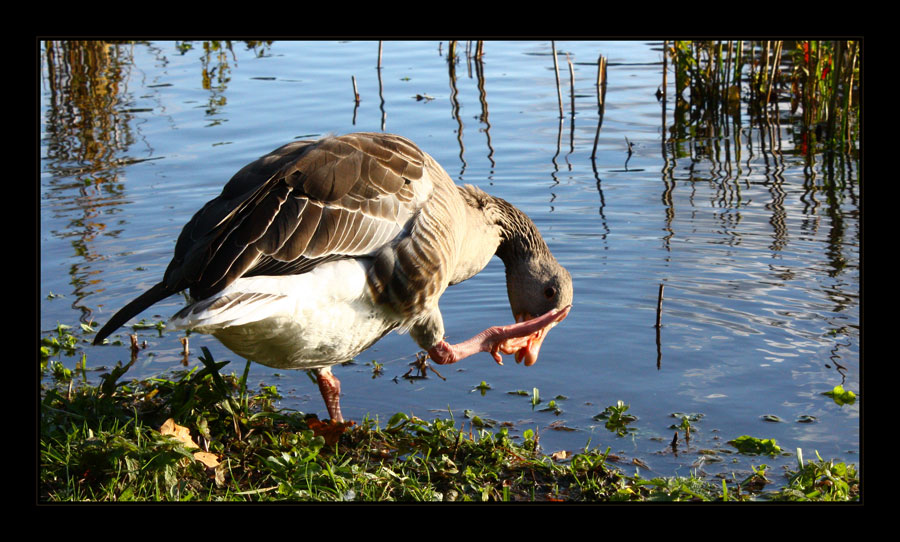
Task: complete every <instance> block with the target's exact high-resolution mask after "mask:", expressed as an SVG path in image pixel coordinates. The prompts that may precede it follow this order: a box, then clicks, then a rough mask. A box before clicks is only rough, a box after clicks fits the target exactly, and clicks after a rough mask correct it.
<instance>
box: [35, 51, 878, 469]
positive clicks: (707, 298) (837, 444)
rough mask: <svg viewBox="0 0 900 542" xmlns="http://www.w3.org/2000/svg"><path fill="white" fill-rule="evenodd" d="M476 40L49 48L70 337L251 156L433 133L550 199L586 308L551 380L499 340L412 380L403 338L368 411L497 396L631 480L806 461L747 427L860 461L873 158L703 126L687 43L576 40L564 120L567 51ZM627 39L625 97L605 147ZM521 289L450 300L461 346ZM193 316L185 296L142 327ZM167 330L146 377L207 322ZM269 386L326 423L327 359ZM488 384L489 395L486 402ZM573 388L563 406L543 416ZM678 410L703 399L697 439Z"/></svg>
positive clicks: (544, 357)
mask: <svg viewBox="0 0 900 542" xmlns="http://www.w3.org/2000/svg"><path fill="white" fill-rule="evenodd" d="M464 46H465V42H463V44H462V45H461V49H460V51H459V54H460V57H459V60H458V62H456V63H455V64H452V65H451V64H448V62H447V59H446V56H447V51H448V43H447V42H443V43H441V42H413V41H408V42H386V43H385V44H384V51H383V57H382V66H383V67H382V69H381V70H380V71H379V70H378V69H377V68H376V65H377V62H378V57H377V52H378V44H377V42H275V43H271V44H254V45H252V46H248V45H246V44H244V43H238V42H235V43H232V44H230V46H224V45H223V44H219V47H218V49H217V48H215V47H213V46H211V45H210V44H204V43H203V42H194V43H189V44H183V43H178V44H176V43H174V42H152V43H136V44H126V45H111V46H108V47H104V48H96V47H94V48H92V49H91V51H92V55H87V54H85V55H82V56H72V55H69V56H65V55H63V54H62V53H64V52H65V51H68V50H67V49H65V48H63V47H60V46H58V45H57V46H54V47H49V48H48V47H46V46H43V47H42V54H41V61H42V62H41V70H42V87H41V141H40V143H41V178H40V220H41V230H40V240H41V241H40V254H41V257H40V290H39V292H38V295H39V297H40V326H41V333H42V336H44V335H48V334H50V333H51V332H52V330H54V329H55V327H56V325H57V323H63V324H68V325H74V326H77V323H78V322H79V321H83V322H89V321H91V320H93V321H95V322H98V323H101V324H102V323H103V322H105V321H106V320H107V319H108V318H109V317H110V316H112V314H113V313H115V311H116V310H118V309H119V308H120V307H122V306H123V305H124V304H125V303H127V302H128V301H130V300H131V299H132V298H134V297H135V296H136V295H138V294H139V293H141V292H142V291H144V290H145V289H147V288H149V287H150V286H152V285H153V284H154V283H156V282H157V281H158V280H159V279H160V277H161V276H162V274H163V272H164V270H165V267H166V265H167V264H168V262H169V259H170V258H171V254H172V250H173V248H174V243H175V240H176V238H177V236H178V234H179V232H180V230H181V227H182V226H183V224H184V223H185V222H187V220H189V218H190V217H191V215H192V214H193V213H194V212H195V211H196V210H197V209H198V208H199V207H200V206H201V205H202V204H203V203H205V202H206V201H207V200H209V199H211V198H212V197H214V196H215V195H216V194H218V192H219V191H220V190H221V187H222V185H223V184H224V183H225V182H226V181H227V180H228V178H230V176H231V175H232V174H233V173H234V172H236V171H237V170H238V169H239V168H240V167H242V166H243V165H244V164H246V163H248V162H250V161H252V160H253V159H255V158H256V157H258V156H260V155H262V154H264V153H266V152H268V151H270V150H272V149H274V148H276V147H278V146H280V145H281V144H283V143H285V142H288V141H291V140H293V139H298V138H315V137H320V136H323V135H326V134H331V133H337V134H339V133H347V132H352V131H381V130H383V131H387V132H394V133H399V134H402V135H404V136H407V137H409V138H410V139H412V140H413V141H415V142H416V143H418V144H419V145H420V146H421V147H422V149H424V150H425V151H426V152H428V153H430V154H432V155H433V156H434V157H435V158H436V159H437V160H438V162H440V163H441V164H442V165H444V167H445V168H446V169H447V171H448V173H449V174H450V176H451V178H453V179H454V180H455V181H456V182H459V183H470V184H474V185H476V186H479V187H481V188H482V189H484V190H486V191H488V192H490V193H492V194H494V195H497V196H500V197H503V198H505V199H507V200H509V201H510V202H512V203H514V204H515V205H517V206H518V207H520V208H521V209H523V210H524V211H525V212H526V213H528V214H529V215H530V216H531V217H532V218H533V219H534V221H535V223H536V224H537V225H538V227H539V228H540V229H541V231H542V232H543V233H544V235H545V238H546V240H547V242H548V244H549V245H550V247H551V249H552V250H553V252H554V254H555V255H556V256H557V258H558V259H559V260H560V262H561V263H562V264H563V265H564V266H566V267H567V268H568V269H569V271H570V272H571V274H572V277H573V279H574V283H575V304H574V308H573V310H572V312H571V314H570V316H569V317H568V318H567V319H566V321H565V322H564V324H563V325H560V326H557V327H556V328H555V329H554V330H553V332H552V333H550V336H549V338H548V339H547V341H546V342H545V343H544V347H543V349H542V351H541V359H540V361H539V362H538V363H537V364H536V365H535V366H533V367H529V368H526V367H522V366H518V365H516V364H515V363H514V362H513V360H512V359H511V358H510V359H509V360H508V362H507V363H506V364H505V365H504V366H503V367H498V366H497V365H496V364H494V362H493V361H492V360H491V358H490V356H488V355H487V354H484V355H480V356H477V357H474V358H470V359H467V360H465V361H464V362H462V363H460V364H458V365H455V366H452V367H438V370H439V371H440V372H441V374H442V375H443V376H444V377H446V381H444V380H441V379H439V378H436V377H434V376H432V377H430V378H428V379H426V380H413V381H408V380H405V379H402V378H399V377H401V376H402V375H403V374H404V373H406V372H407V371H408V369H409V366H408V363H410V362H411V361H412V360H413V359H414V358H415V354H416V346H415V344H414V343H413V342H412V341H411V339H410V338H409V337H408V336H405V335H397V334H391V335H389V336H388V337H386V338H385V339H383V340H382V341H380V342H379V343H377V344H376V345H375V347H373V348H372V349H370V350H368V351H367V352H365V353H363V354H362V355H360V356H359V358H357V359H356V360H355V363H354V364H352V365H347V366H344V367H340V368H336V369H335V374H336V375H337V376H338V377H339V378H340V379H341V382H342V384H343V401H342V406H343V410H344V415H345V416H346V417H348V418H350V419H361V418H363V417H364V416H367V415H368V416H371V417H378V418H379V419H381V420H384V421H386V420H387V419H388V418H389V417H390V416H391V415H392V414H393V413H395V412H397V411H405V412H410V413H414V414H416V415H418V416H420V417H423V418H433V417H437V416H441V417H445V416H448V415H450V414H452V415H453V416H454V417H455V418H456V419H457V420H459V422H460V423H466V424H468V421H467V418H466V417H465V416H466V414H467V411H469V412H468V414H469V415H473V414H474V415H478V416H479V417H480V418H482V419H486V420H494V421H496V422H497V424H500V423H503V422H510V423H511V424H513V425H512V426H511V433H513V434H516V435H517V434H520V433H521V431H523V430H525V429H534V430H536V431H537V432H538V433H539V435H540V438H541V441H540V442H541V445H542V446H543V448H544V450H545V451H546V452H548V453H549V452H553V451H557V450H560V449H568V450H580V449H582V448H584V447H585V446H590V447H599V448H600V449H605V448H606V447H607V446H609V447H611V448H612V450H613V451H614V452H616V453H618V454H620V456H621V457H623V460H624V461H625V462H626V463H625V465H624V467H625V468H626V470H627V471H629V472H630V471H632V470H633V467H632V466H631V463H630V460H631V459H632V458H638V459H640V460H641V461H643V462H644V463H645V464H647V465H648V466H649V468H650V469H651V472H650V473H647V472H646V471H645V470H644V469H641V472H642V474H644V475H647V476H652V475H656V474H659V475H672V474H682V475H684V474H688V473H689V472H690V471H691V470H698V472H701V473H706V474H711V475H712V474H723V475H727V476H731V473H732V472H735V473H738V475H740V473H749V465H751V464H752V465H759V464H760V463H766V464H768V465H770V466H772V467H773V468H775V470H773V471H770V474H771V475H773V476H770V478H772V479H773V480H774V481H775V482H776V483H782V482H783V479H782V478H781V476H780V474H781V473H780V469H781V468H783V467H785V466H790V467H793V465H794V464H795V461H796V460H795V459H794V458H793V457H787V456H785V457H779V458H756V457H744V456H738V455H737V454H732V453H730V451H733V450H730V447H729V446H728V445H727V444H726V441H728V440H730V439H733V438H736V437H738V436H741V435H744V434H749V435H752V436H757V437H760V438H775V439H776V440H777V442H778V444H779V445H780V446H781V447H782V448H783V449H785V450H786V451H789V452H794V451H795V450H796V449H797V448H798V447H799V448H802V449H803V450H804V454H805V455H806V456H807V457H814V451H816V450H817V451H818V452H819V453H820V454H821V455H822V457H824V458H834V459H838V460H842V461H851V462H854V463H858V462H859V460H860V459H859V455H858V454H859V452H860V414H861V400H862V397H860V398H859V400H858V401H857V402H856V403H855V404H852V405H843V406H841V405H838V404H836V403H835V402H834V401H832V400H831V399H830V398H828V397H827V396H824V395H822V393H823V392H825V391H828V390H831V389H832V388H833V387H834V386H835V385H838V384H841V385H843V386H844V387H845V388H846V389H850V390H853V391H854V392H856V393H859V392H860V372H861V359H860V348H859V342H860V341H859V338H860V303H861V296H860V240H861V234H860V196H859V192H860V186H859V183H860V181H859V180H858V178H857V174H856V164H855V163H854V162H853V161H851V162H850V164H849V165H848V166H846V167H845V168H844V169H842V170H841V172H840V173H839V174H837V175H830V174H827V172H826V171H825V170H824V168H823V167H822V166H821V165H820V164H819V163H814V164H811V165H810V164H807V163H806V162H805V161H804V157H803V156H802V153H801V152H800V151H799V149H798V148H797V143H796V140H797V134H795V133H794V129H793V126H792V124H791V123H790V122H789V121H788V120H787V119H785V121H784V122H782V123H781V124H780V125H778V126H775V127H774V128H772V129H768V130H760V129H759V128H758V127H757V126H755V125H751V123H750V122H749V119H748V118H747V117H746V115H745V114H741V115H740V116H738V117H737V118H736V119H735V120H734V122H733V123H732V124H730V126H729V130H728V133H727V134H716V135H715V136H706V137H700V136H696V135H693V136H692V135H690V134H684V133H678V131H677V130H674V129H673V128H672V126H673V106H672V104H671V102H669V103H667V104H666V105H665V111H664V109H663V108H664V106H663V104H661V103H660V102H659V101H658V100H657V98H656V96H655V93H656V90H657V88H659V86H660V85H661V83H662V53H661V51H662V44H661V42H637V41H627V42H557V44H556V46H557V50H558V51H559V52H560V57H559V58H560V70H561V81H562V84H563V89H562V94H563V101H564V107H565V112H564V115H563V117H562V118H560V115H559V106H558V101H557V89H556V82H555V75H554V68H553V60H552V56H551V54H550V51H551V44H550V43H549V42H546V41H535V42H528V41H521V42H487V43H486V44H485V56H484V58H483V62H481V63H479V62H476V61H475V60H474V59H472V58H470V57H467V56H466V54H465V53H466V52H465V50H464ZM563 53H568V54H569V58H570V59H571V60H572V61H573V70H574V104H575V113H574V115H573V114H572V113H571V110H570V108H571V94H570V91H569V83H568V81H569V76H568V65H567V64H566V62H565V56H564V54H563ZM600 54H602V55H604V56H606V57H607V58H608V61H609V68H608V89H607V93H606V106H605V110H604V115H603V122H602V129H601V130H600V132H599V137H598V140H597V146H596V157H595V158H594V159H593V160H592V158H591V155H592V154H593V153H594V139H595V135H596V134H597V125H598V119H599V115H598V107H597V92H596V76H597V70H596V60H597V57H598V55H600ZM351 76H353V77H355V78H356V82H357V88H358V91H359V94H360V96H361V101H360V103H359V104H358V105H357V104H356V103H355V102H354V100H353V88H352V83H351ZM671 80H672V78H671V77H670V78H669V81H671ZM626 138H627V141H628V142H631V143H632V144H633V147H632V154H631V155H630V156H629V154H628V153H627V145H626ZM660 284H663V285H665V290H664V292H665V299H664V301H663V311H662V320H661V322H662V327H661V329H660V332H659V334H658V335H657V330H656V328H655V327H654V324H655V321H656V305H657V294H658V290H659V285H660ZM505 291H506V289H505V282H504V274H503V266H502V263H501V262H500V261H499V260H498V259H494V260H493V261H492V262H491V264H490V265H489V266H488V267H487V269H485V270H484V271H483V272H482V273H481V274H479V275H478V276H476V277H475V278H473V279H471V280H469V281H467V282H466V283H463V284H461V285H458V286H455V287H453V288H450V289H449V290H448V291H447V293H446V294H445V295H444V297H443V298H442V301H441V309H442V311H443V313H444V321H445V325H446V329H447V333H448V334H449V335H450V339H451V340H453V341H457V340H461V339H464V338H467V337H469V336H471V335H473V334H475V333H477V332H479V331H481V330H482V329H484V328H485V327H487V326H489V325H494V324H501V323H509V322H511V314H510V311H509V305H508V302H507V300H506V294H505ZM50 294H54V295H52V296H51V295H50ZM181 306H183V299H181V298H180V297H179V296H173V297H171V298H169V299H167V300H165V301H164V302H161V303H158V304H157V305H155V306H154V307H152V308H150V309H148V310H147V311H145V313H143V314H142V315H141V317H143V318H146V319H148V320H151V319H152V320H159V319H165V318H168V317H169V316H170V315H171V314H173V313H174V312H176V311H177V310H178V308H180V307H181ZM126 331H127V332H130V328H128V327H126V328H123V329H121V330H120V331H119V332H118V333H117V334H116V335H114V337H113V338H116V337H120V338H124V337H125V335H126ZM139 336H140V337H141V339H142V340H146V341H147V343H148V348H147V349H146V350H145V351H143V352H142V354H141V358H140V360H139V361H138V363H137V364H136V365H135V366H134V367H133V368H132V369H131V371H130V373H129V374H130V375H132V376H134V377H148V376H153V375H157V374H160V373H163V372H166V371H170V370H173V369H176V368H179V367H180V366H181V365H180V362H181V345H180V343H179V340H178V338H179V337H180V334H178V333H175V332H169V333H165V334H163V335H162V336H159V334H157V333H156V332H155V331H140V332H139ZM126 343H127V340H126ZM190 345H191V349H192V351H193V352H195V353H199V351H200V347H201V346H208V347H209V348H210V349H211V351H212V352H213V355H214V356H215V358H216V359H220V360H221V359H231V360H232V365H231V366H230V367H231V368H232V370H234V371H236V372H240V371H242V370H243V366H244V360H241V359H239V358H237V357H236V356H235V355H234V354H232V353H231V352H229V351H228V350H226V349H225V348H224V347H222V346H221V345H220V344H219V343H217V342H216V341H215V340H214V339H212V338H209V337H204V336H198V335H192V336H191V342H190ZM82 349H83V350H84V351H86V352H87V356H88V360H89V364H90V366H92V367H100V366H105V367H109V366H111V365H113V364H115V362H116V361H117V360H127V357H128V351H127V348H126V347H125V346H121V347H115V346H106V347H96V348H95V347H90V346H87V345H86V344H85V345H83V346H82ZM78 359H80V354H79V355H77V356H74V357H66V356H62V358H61V361H63V362H64V363H66V364H67V365H68V366H70V367H72V366H74V364H75V362H76V361H77V360H78ZM373 360H375V361H377V362H378V363H380V364H383V365H384V372H383V375H382V376H377V377H373V370H372V365H371V362H372V361H373ZM192 363H197V361H196V356H193V361H192ZM94 374H97V373H94ZM251 377H252V378H253V379H254V382H255V383H256V382H261V383H265V384H275V385H277V386H278V388H279V390H280V391H281V393H282V394H283V395H285V399H284V400H283V401H282V406H284V407H286V408H293V409H298V410H301V411H304V412H316V413H319V414H320V415H322V416H324V414H325V409H324V406H323V404H322V401H321V398H320V396H319V393H318V390H317V388H316V387H315V386H314V385H312V383H311V382H310V381H309V379H308V378H307V376H306V375H305V374H303V373H299V372H296V373H294V372H285V371H281V372H278V371H274V370H272V369H269V368H266V367H262V366H259V365H253V366H252V369H251ZM482 381H485V382H487V383H488V384H489V385H490V386H491V390H490V391H488V392H487V393H485V394H484V395H482V394H481V393H479V392H477V391H473V389H474V388H475V386H477V385H478V384H479V383H480V382H482ZM534 388H537V389H538V390H539V392H540V396H541V397H542V398H543V402H542V403H541V404H540V405H538V407H537V408H532V404H531V393H532V390H533V389H534ZM516 390H524V391H527V392H528V396H520V395H514V394H510V393H508V392H513V391H516ZM553 398H556V402H557V404H558V405H559V407H560V409H561V410H560V411H559V412H550V411H542V408H543V407H545V406H546V404H547V402H548V401H549V400H550V399H553ZM618 400H622V401H624V402H625V403H626V404H628V405H629V407H630V409H629V413H633V414H635V415H636V416H637V417H638V420H637V421H636V422H635V423H633V424H632V425H631V426H632V427H633V431H632V432H630V433H629V434H627V435H626V436H624V437H623V436H617V435H616V434H615V433H612V432H610V431H608V430H607V429H606V428H605V427H604V423H603V422H602V421H597V420H595V419H594V417H595V416H596V415H597V414H598V413H600V412H601V411H603V410H604V409H605V408H606V407H607V406H610V405H615V404H616V402H617V401H618ZM673 413H689V414H702V418H701V419H700V420H699V421H697V422H695V432H694V434H693V438H692V440H691V442H690V444H682V446H681V447H680V448H679V449H678V452H677V453H673V451H672V450H671V448H669V446H668V443H669V442H670V441H671V439H672V436H673V433H674V431H675V429H673V428H672V427H671V426H672V425H673V424H677V423H678V420H677V419H675V418H673V417H672V414H673ZM766 415H774V416H778V417H779V418H780V419H781V420H783V421H782V422H780V423H772V422H767V421H764V419H763V416H766ZM805 417H813V418H814V420H815V422H814V423H801V422H799V421H798V420H801V419H804V420H805V419H808V418H805ZM701 450H716V451H717V452H718V453H717V454H710V453H707V452H704V451H701Z"/></svg>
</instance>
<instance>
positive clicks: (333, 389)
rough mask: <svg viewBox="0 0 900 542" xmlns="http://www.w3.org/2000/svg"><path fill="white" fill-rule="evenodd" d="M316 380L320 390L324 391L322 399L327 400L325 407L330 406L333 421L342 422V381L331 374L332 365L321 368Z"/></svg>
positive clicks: (329, 410)
mask: <svg viewBox="0 0 900 542" xmlns="http://www.w3.org/2000/svg"><path fill="white" fill-rule="evenodd" d="M316 382H317V383H318V384H319V391H320V392H322V399H324V400H325V407H326V408H328V415H329V417H331V421H332V422H334V423H342V422H343V421H344V417H343V416H341V382H340V381H339V380H338V379H337V377H336V376H334V375H333V374H331V367H324V368H322V369H319V370H318V371H317V375H316Z"/></svg>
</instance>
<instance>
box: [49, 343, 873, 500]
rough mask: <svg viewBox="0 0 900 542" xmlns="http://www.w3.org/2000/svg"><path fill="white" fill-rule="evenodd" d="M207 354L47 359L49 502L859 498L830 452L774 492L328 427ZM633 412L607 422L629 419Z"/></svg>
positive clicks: (488, 438) (511, 444) (584, 457)
mask: <svg viewBox="0 0 900 542" xmlns="http://www.w3.org/2000/svg"><path fill="white" fill-rule="evenodd" d="M60 332H61V333H62V334H63V335H67V334H68V331H67V328H61V330H60ZM57 341H58V339H57ZM43 348H44V347H43V346H42V350H41V351H42V354H44V353H45V350H44V349H43ZM203 350H204V351H203V354H202V355H201V356H200V357H199V360H200V362H201V363H200V364H199V365H196V366H195V367H193V368H190V369H185V370H183V371H180V372H178V374H176V375H173V376H172V377H171V378H162V377H160V378H150V379H146V380H140V381H138V380H133V381H123V380H122V376H123V375H124V374H125V370H127V366H126V367H125V368H122V367H120V366H117V367H116V368H114V369H113V370H112V371H111V372H110V374H108V375H105V376H103V377H101V380H102V383H101V385H99V386H93V385H90V384H89V383H88V382H87V379H86V378H80V379H79V378H78V375H77V374H73V373H72V372H71V371H65V370H61V369H60V368H59V367H60V366H61V364H60V363H59V362H56V361H55V360H51V359H50V357H51V355H42V365H41V368H42V374H43V375H44V376H45V384H44V385H43V386H42V390H41V392H42V394H41V395H42V396H41V401H40V448H39V453H40V473H39V478H40V479H39V499H40V501H41V502H64V501H102V502H111V501H135V500H137V501H148V500H152V501H281V500H308V501H415V502H422V501H442V502H447V501H476V502H481V501H499V502H509V501H530V502H535V501H567V502H568V501H748V500H804V501H806V500H813V501H820V500H845V501H848V500H849V501H852V500H859V477H858V474H857V471H856V468H855V467H854V466H852V465H845V464H843V463H837V464H835V463H834V462H826V461H824V460H822V459H821V458H819V459H818V461H815V462H813V461H807V462H804V461H803V459H802V456H800V457H799V465H798V469H797V470H796V471H792V472H789V473H788V476H789V482H788V485H787V486H786V487H784V488H783V489H781V490H779V491H777V492H773V491H765V486H766V484H767V483H769V482H770V480H769V479H768V478H766V469H767V468H768V467H767V466H766V465H761V466H759V467H755V468H754V469H753V473H752V474H751V476H749V477H747V478H745V479H738V478H735V477H732V479H730V480H724V479H723V480H722V482H721V484H719V483H712V482H709V481H706V480H704V479H702V478H700V477H698V476H696V475H694V474H692V475H691V476H688V477H671V478H663V477H656V478H649V479H648V478H643V477H641V476H640V475H639V474H633V475H628V474H625V473H624V472H623V471H622V470H620V469H619V468H618V467H617V466H615V465H614V463H615V462H616V461H617V459H618V458H616V457H615V456H613V455H611V454H610V450H609V448H607V449H605V450H599V449H594V450H590V449H587V448H585V449H584V450H583V451H581V452H579V453H574V454H573V453H568V454H564V455H560V454H553V455H552V456H548V455H545V454H543V453H542V452H541V448H540V444H539V438H538V437H537V436H536V435H535V434H534V432H533V431H531V430H527V431H524V432H523V435H522V438H521V439H517V438H514V437H512V436H511V435H510V434H509V432H508V430H507V428H505V427H503V428H500V429H499V430H495V431H488V430H485V429H483V428H482V427H480V426H477V425H476V424H474V423H471V422H470V425H469V429H465V427H464V423H463V424H462V425H459V426H458V425H457V422H456V420H453V419H435V420H432V421H426V420H422V419H419V418H416V417H413V416H409V415H406V414H404V413H398V414H395V415H394V416H393V417H392V418H391V419H390V420H388V422H387V424H386V425H383V426H382V425H381V424H380V423H379V422H378V421H376V420H371V419H368V418H367V419H364V420H362V421H360V422H359V424H358V425H357V426H353V425H354V424H353V422H350V423H348V424H340V425H332V424H330V423H323V422H320V421H319V420H318V419H317V418H316V417H315V416H314V415H303V414H301V413H297V412H290V411H286V410H283V409H280V408H279V407H278V400H279V399H280V398H281V397H280V395H279V393H278V391H277V389H276V388H275V387H274V386H260V387H259V389H256V390H251V389H249V388H248V385H247V375H248V369H249V363H248V365H247V367H245V369H244V371H243V373H242V375H240V376H238V375H235V374H223V373H222V372H221V370H222V369H223V367H224V366H225V365H226V364H227V363H228V362H227V361H226V362H217V361H215V360H214V359H213V357H212V355H211V354H210V352H209V351H208V350H206V349H205V348H204V349H203ZM47 353H49V352H47ZM82 357H83V355H82ZM79 364H80V365H79V366H80V367H81V371H82V373H81V374H82V375H83V374H84V367H85V360H83V359H82V361H81V362H79ZM76 381H80V382H79V383H78V384H77V385H76V384H75V382H76ZM627 408H628V407H627V405H624V404H622V403H619V404H618V405H617V406H615V407H610V409H607V413H606V415H607V416H606V417H607V418H608V419H610V420H612V419H614V418H615V419H617V420H619V422H620V425H622V427H624V425H623V424H625V423H630V422H628V421H626V420H625V419H624V417H625V415H624V414H623V413H624V411H625V410H627ZM631 418H633V417H631ZM683 419H687V418H686V417H685V418H683ZM617 428H618V426H617ZM741 438H742V439H749V438H750V437H741ZM755 440H758V439H755ZM772 445H774V443H772ZM776 448H777V446H776Z"/></svg>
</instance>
